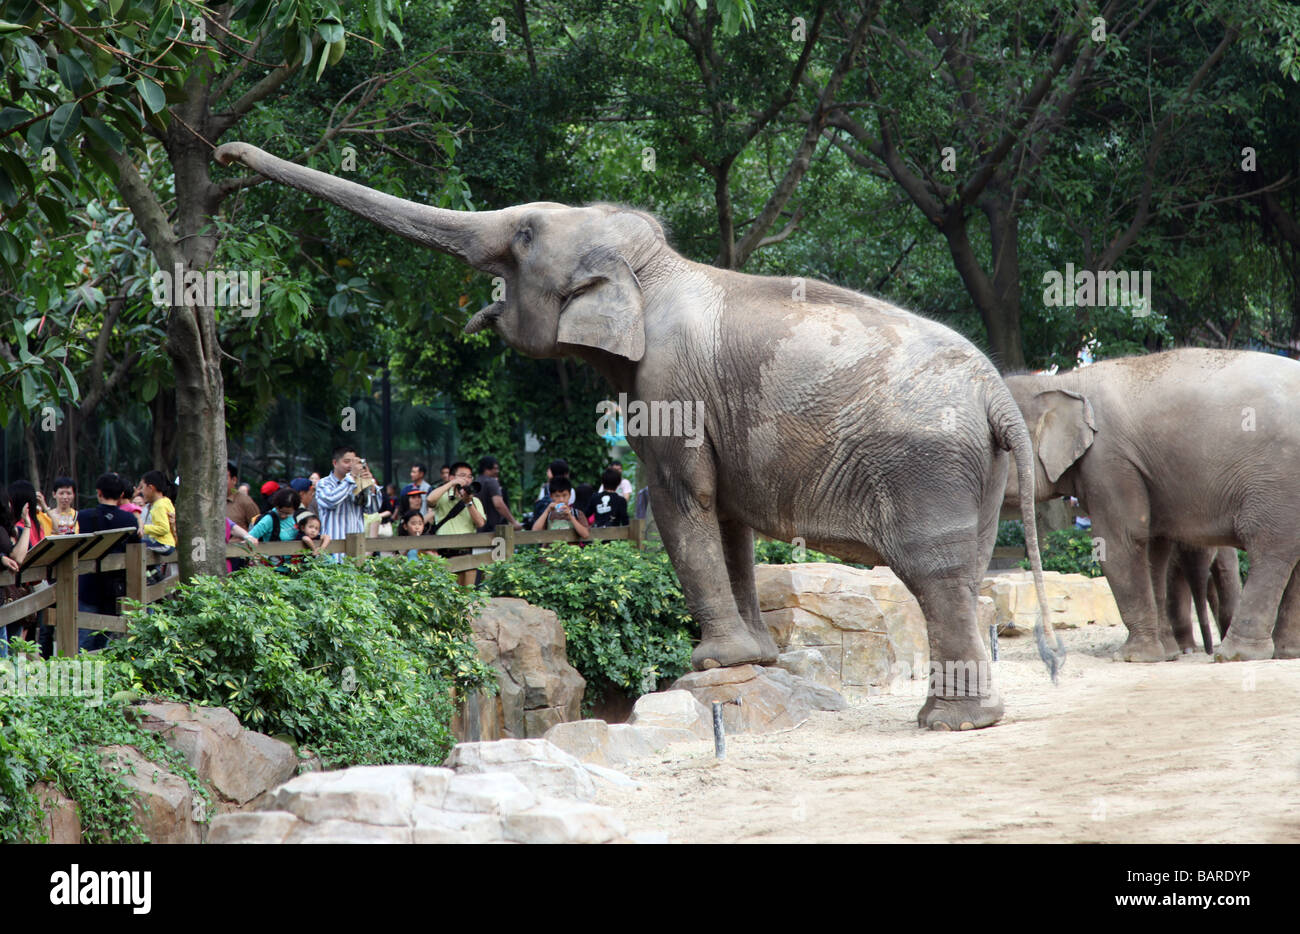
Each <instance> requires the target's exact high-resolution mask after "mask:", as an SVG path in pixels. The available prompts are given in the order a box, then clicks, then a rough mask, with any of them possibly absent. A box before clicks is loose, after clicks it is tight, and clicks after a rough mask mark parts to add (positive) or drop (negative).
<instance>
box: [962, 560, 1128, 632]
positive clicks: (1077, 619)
mask: <svg viewBox="0 0 1300 934" xmlns="http://www.w3.org/2000/svg"><path fill="white" fill-rule="evenodd" d="M1043 588H1044V589H1045V590H1046V591H1047V608H1048V610H1050V613H1051V617H1050V618H1051V621H1052V624H1053V626H1054V627H1056V628H1058V629H1074V628H1076V627H1078V626H1087V625H1089V624H1096V625H1099V626H1119V625H1121V624H1122V620H1121V619H1120V615H1119V607H1118V606H1116V605H1115V597H1114V595H1113V594H1112V593H1111V590H1110V584H1109V583H1107V581H1106V578H1104V577H1085V576H1084V575H1082V574H1061V573H1059V572H1057V571H1044V572H1043ZM980 594H981V596H986V597H989V598H990V599H991V600H992V601H993V607H994V621H995V622H996V624H997V626H998V630H999V631H1000V632H1002V634H1003V635H1011V636H1014V635H1016V634H1018V633H1019V632H1025V631H1031V630H1033V628H1034V626H1035V625H1037V623H1038V596H1037V595H1036V594H1035V593H1034V578H1033V575H1032V574H1031V573H1030V572H1029V571H1011V572H1009V573H1006V574H991V575H989V576H988V577H986V578H984V580H983V581H982V582H981V583H980Z"/></svg>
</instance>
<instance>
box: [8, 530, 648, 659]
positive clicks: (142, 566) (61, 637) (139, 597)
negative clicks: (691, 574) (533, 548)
mask: <svg viewBox="0 0 1300 934" xmlns="http://www.w3.org/2000/svg"><path fill="white" fill-rule="evenodd" d="M645 528H646V522H645V520H644V519H632V520H631V521H630V522H629V524H628V525H625V526H617V527H614V528H608V529H595V528H593V529H590V530H589V531H590V533H591V537H590V539H589V540H590V541H597V542H609V541H630V542H632V543H633V545H634V546H635V547H637V548H643V547H644V546H645ZM112 535H113V533H111V532H109V533H104V534H103V535H91V536H75V538H77V539H80V540H81V541H79V542H78V543H77V544H78V545H79V547H77V548H69V550H68V551H67V553H66V554H64V555H62V556H60V557H58V558H57V559H56V560H53V561H51V562H50V563H48V564H42V565H39V566H24V567H23V568H21V569H20V570H19V571H18V572H17V573H15V572H13V571H8V570H5V571H3V572H0V585H7V584H41V583H44V584H47V585H48V586H44V587H42V588H41V589H40V590H37V591H35V592H34V593H31V594H28V595H26V596H24V597H20V598H18V599H17V600H12V601H10V602H8V603H3V604H0V626H7V625H9V624H10V623H16V622H18V621H19V620H21V619H24V618H26V617H27V616H30V615H31V614H32V613H35V612H37V611H38V610H46V609H48V610H49V611H50V612H49V613H48V614H47V620H46V624H47V625H53V626H54V641H55V651H56V653H57V654H59V655H75V654H77V630H78V629H92V630H95V631H97V632H126V618H125V617H123V616H121V615H120V612H121V607H118V611H119V615H113V616H110V615H106V614H102V613H88V612H86V611H84V610H79V609H78V608H77V581H78V579H79V578H80V577H81V576H82V575H84V574H96V573H99V572H105V571H125V572H126V599H127V600H134V601H137V602H139V603H153V602H154V601H156V600H160V599H162V598H163V597H164V596H166V595H167V594H168V593H170V592H171V591H172V590H174V589H175V588H176V585H177V584H178V583H180V578H179V576H178V575H177V574H175V573H171V568H170V567H168V573H169V574H170V576H169V577H164V578H163V580H161V581H160V582H158V583H156V584H150V583H149V582H148V571H149V568H151V567H156V566H158V565H165V566H170V565H174V564H175V563H176V561H177V559H176V555H175V554H174V553H173V554H172V555H169V556H167V557H161V556H159V555H157V554H155V553H153V552H151V551H149V550H148V549H146V548H145V547H144V545H141V544H138V543H137V544H128V545H127V546H126V552H125V553H122V552H118V553H116V554H97V553H96V548H97V547H99V546H100V545H101V543H103V542H105V540H106V537H107V536H112ZM72 538H74V536H49V539H50V540H51V541H52V543H53V544H56V545H57V544H59V543H60V542H59V540H60V539H72ZM583 540H584V539H582V538H580V537H579V535H578V533H577V532H575V531H574V530H572V529H564V530H560V529H556V530H551V531H544V532H532V531H521V532H516V531H515V529H514V527H513V526H509V525H499V526H497V527H496V530H495V531H494V532H475V533H473V534H470V535H420V536H412V537H405V536H396V537H390V538H366V536H365V535H364V534H361V533H357V534H353V535H349V536H347V538H346V539H344V540H342V541H332V542H330V543H329V544H328V545H326V546H325V548H324V549H322V550H323V551H324V552H325V553H326V554H343V555H346V556H348V557H350V558H353V559H364V558H366V557H368V556H369V555H374V554H379V555H391V554H400V555H405V554H406V552H407V551H409V550H411V549H415V550H417V551H431V550H433V549H443V548H485V549H487V550H486V551H484V552H482V553H480V554H468V555H461V556H459V557H455V558H448V559H446V562H447V569H448V570H450V571H452V572H460V571H468V570H471V569H474V568H479V567H482V566H483V565H486V564H492V563H493V562H495V561H506V560H508V559H509V558H510V557H511V556H512V555H514V553H515V549H516V548H520V547H526V546H530V545H545V544H549V543H551V542H579V541H583ZM307 553H308V552H307V550H306V549H305V548H304V546H303V543H302V542H300V541H290V542H260V543H258V544H256V545H246V544H243V543H236V542H231V543H230V544H229V545H227V547H226V557H228V558H250V559H251V558H254V557H255V556H263V557H270V556H273V555H278V556H292V555H304V554H307ZM87 555H93V557H89V558H87V557H86V556H87ZM51 617H52V618H51Z"/></svg>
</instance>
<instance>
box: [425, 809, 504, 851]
mask: <svg viewBox="0 0 1300 934" xmlns="http://www.w3.org/2000/svg"><path fill="white" fill-rule="evenodd" d="M411 836H412V842H413V843H435V844H445V843H498V842H500V841H501V840H502V839H503V836H502V830H501V816H500V815H499V814H468V813H457V812H453V811H434V812H431V813H430V814H428V815H426V816H425V817H424V818H423V819H422V820H417V821H416V824H415V826H414V827H413V828H412V830H411Z"/></svg>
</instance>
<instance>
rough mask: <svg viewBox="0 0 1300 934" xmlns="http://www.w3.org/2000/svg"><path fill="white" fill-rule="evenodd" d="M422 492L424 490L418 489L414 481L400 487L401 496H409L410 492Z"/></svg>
mask: <svg viewBox="0 0 1300 934" xmlns="http://www.w3.org/2000/svg"><path fill="white" fill-rule="evenodd" d="M424 492H425V491H424V490H422V489H420V488H419V487H418V486H416V485H415V484H414V483H408V484H407V485H406V486H404V487H402V493H401V495H402V496H410V495H411V494H412V493H420V494H423V493H424Z"/></svg>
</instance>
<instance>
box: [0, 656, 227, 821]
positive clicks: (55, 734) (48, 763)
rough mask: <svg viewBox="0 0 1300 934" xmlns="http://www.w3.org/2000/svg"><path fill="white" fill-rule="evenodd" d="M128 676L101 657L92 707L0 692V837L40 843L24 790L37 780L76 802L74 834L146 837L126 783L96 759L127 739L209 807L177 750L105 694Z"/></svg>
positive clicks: (34, 809)
mask: <svg viewBox="0 0 1300 934" xmlns="http://www.w3.org/2000/svg"><path fill="white" fill-rule="evenodd" d="M11 648H13V649H15V650H17V652H21V653H24V654H27V653H31V654H33V655H34V654H35V652H36V646H35V645H32V644H31V643H26V642H21V641H19V640H14V641H13V642H12V643H11ZM4 664H12V660H6V661H5V662H4ZM9 670H10V671H11V672H12V671H13V669H12V668H10V669H9ZM130 683H131V678H130V673H129V671H128V669H127V668H126V667H125V666H122V665H120V664H115V663H112V662H105V663H104V684H103V688H104V698H103V703H102V704H99V705H98V706H90V705H89V704H88V703H87V700H86V699H85V698H81V697H32V696H24V695H23V694H20V693H10V692H6V693H4V694H0V843H40V842H44V840H45V831H44V828H43V827H42V826H41V821H42V819H43V817H44V812H43V811H42V809H41V806H40V804H39V802H38V801H37V799H36V796H35V795H34V794H32V791H31V787H32V785H34V784H35V783H36V782H38V781H47V782H50V783H51V784H54V785H57V786H58V787H59V788H60V789H61V790H62V791H63V793H64V794H66V795H67V796H68V797H70V798H72V800H74V801H76V802H77V811H78V815H79V817H80V820H81V835H82V840H84V841H86V842H97V843H141V842H148V841H146V840H145V838H144V836H143V834H141V832H140V830H139V828H138V827H137V826H136V824H135V821H134V818H133V816H132V811H131V802H132V796H131V794H130V792H129V791H128V789H127V786H126V785H125V784H124V783H123V782H122V780H121V779H120V778H119V777H118V775H117V774H116V773H114V772H112V771H110V770H109V769H107V768H105V767H104V764H103V762H101V761H100V754H99V747H101V746H113V745H129V746H134V747H135V748H136V749H138V750H139V751H140V753H141V755H143V756H144V757H145V758H146V759H148V760H149V761H150V762H153V763H155V764H157V765H159V766H161V767H163V768H165V769H167V770H168V771H170V772H173V773H175V774H176V775H179V776H181V777H182V778H184V779H185V780H186V781H187V782H189V785H190V788H191V789H193V791H194V793H195V795H197V796H198V797H201V798H202V799H203V800H204V801H205V802H206V803H207V806H208V810H209V811H211V804H212V801H211V798H210V797H209V796H208V793H207V792H206V791H205V790H204V789H203V786H202V784H201V783H200V782H199V779H198V776H197V775H196V774H195V772H194V770H193V769H192V768H190V766H189V765H188V764H187V763H186V761H185V757H184V756H183V755H181V753H180V752H178V751H177V750H175V749H172V748H171V747H169V746H168V745H167V744H166V743H165V742H163V740H162V739H161V737H160V736H159V735H158V734H157V733H154V732H151V731H149V730H145V729H142V728H140V727H139V726H137V725H136V722H135V720H134V718H133V717H132V710H133V708H131V707H129V706H127V705H125V704H123V703H120V702H119V701H118V700H116V699H112V700H110V699H109V698H112V697H113V696H114V695H115V694H118V693H119V692H122V691H125V690H126V689H127V688H129V687H130Z"/></svg>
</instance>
